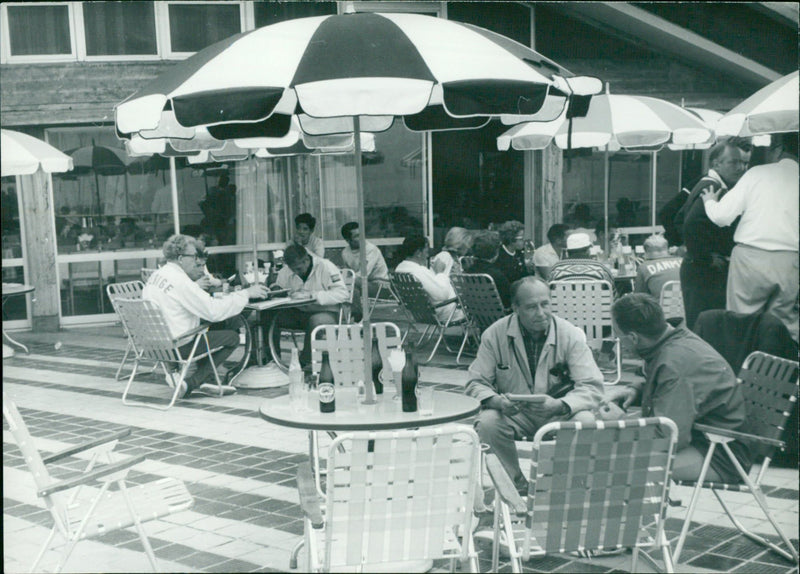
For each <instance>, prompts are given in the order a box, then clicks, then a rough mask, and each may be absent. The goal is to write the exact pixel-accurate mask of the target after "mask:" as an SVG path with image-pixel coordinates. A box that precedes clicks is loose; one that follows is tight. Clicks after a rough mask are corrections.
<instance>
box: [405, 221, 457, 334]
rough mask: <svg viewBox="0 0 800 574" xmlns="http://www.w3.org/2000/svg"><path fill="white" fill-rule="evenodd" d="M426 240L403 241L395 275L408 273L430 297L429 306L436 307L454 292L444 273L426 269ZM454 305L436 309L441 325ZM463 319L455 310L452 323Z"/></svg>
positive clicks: (407, 239)
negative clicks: (400, 258)
mask: <svg viewBox="0 0 800 574" xmlns="http://www.w3.org/2000/svg"><path fill="white" fill-rule="evenodd" d="M428 251H429V250H428V240H427V239H426V238H425V237H423V236H422V235H418V234H415V235H409V236H408V237H406V238H405V239H404V240H403V245H401V246H400V254H399V255H400V256H401V257H402V258H403V260H402V261H401V262H400V263H399V264H398V265H397V267H396V268H395V272H396V273H410V274H411V275H413V276H414V277H416V278H417V279H419V282H420V283H422V288H423V289H425V292H426V293H427V294H428V297H430V300H431V304H433V305H437V304H438V303H441V302H443V301H447V300H448V299H454V298H455V296H456V292H455V290H454V289H453V285H452V284H451V283H450V279H449V278H448V276H447V275H446V274H445V273H436V272H435V271H432V270H430V269H428V267H427V263H428ZM455 307H456V304H455V303H450V304H449V305H443V306H442V307H438V308H437V309H436V316H437V317H438V318H439V321H441V322H442V323H444V322H446V321H447V318H448V317H450V314H451V313H453V309H455ZM463 317H464V313H462V311H461V309H455V313H453V317H452V319H451V320H452V321H457V320H460V319H462V318H463Z"/></svg>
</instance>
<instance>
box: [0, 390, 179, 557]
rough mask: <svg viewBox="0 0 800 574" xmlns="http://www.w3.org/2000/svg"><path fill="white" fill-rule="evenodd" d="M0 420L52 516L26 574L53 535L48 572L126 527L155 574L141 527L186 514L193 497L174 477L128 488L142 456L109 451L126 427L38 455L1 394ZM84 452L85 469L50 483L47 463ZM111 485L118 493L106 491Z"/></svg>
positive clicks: (126, 433)
mask: <svg viewBox="0 0 800 574" xmlns="http://www.w3.org/2000/svg"><path fill="white" fill-rule="evenodd" d="M3 417H4V418H5V419H6V422H7V423H8V426H9V430H10V431H11V433H12V435H13V436H14V439H15V440H16V443H17V446H18V447H19V449H20V450H21V451H22V454H23V457H24V459H25V462H26V464H27V465H28V469H29V470H30V471H31V474H32V475H33V480H34V482H35V484H36V491H37V495H38V497H39V498H40V499H42V501H43V502H44V504H45V506H46V507H47V510H49V511H50V514H51V516H52V518H53V526H52V528H51V530H50V533H49V535H48V536H47V539H46V540H45V542H44V544H43V545H42V547H41V549H40V551H39V553H38V554H37V555H36V558H35V559H34V562H33V565H32V566H31V572H36V571H38V570H37V568H38V566H39V564H40V563H41V561H42V558H44V556H45V553H46V552H47V551H48V550H49V549H50V548H51V543H52V542H53V539H54V538H55V537H56V534H60V535H61V537H62V538H63V539H64V544H63V550H62V552H61V556H60V557H59V559H58V563H57V564H56V566H55V570H54V571H55V572H60V571H61V570H62V568H63V567H64V565H65V563H66V562H67V560H69V557H70V555H71V554H72V552H73V550H74V549H75V547H76V546H77V544H78V543H79V542H80V541H81V540H84V539H88V538H93V537H97V536H102V535H104V534H107V533H108V532H111V531H114V530H119V529H123V528H129V527H131V526H134V527H135V528H136V531H137V533H138V534H139V539H140V540H141V542H142V546H143V547H144V551H145V553H146V554H147V558H148V560H149V561H150V565H151V566H152V568H153V570H154V571H156V572H157V571H158V563H157V562H156V558H155V555H154V553H153V549H152V547H151V546H150V541H149V540H148V538H147V534H146V532H145V530H144V528H143V526H142V523H143V522H146V521H149V520H154V519H157V518H161V517H163V516H167V515H170V514H174V513H176V512H180V511H182V510H187V509H189V508H190V507H191V506H192V504H194V499H193V498H192V495H191V494H190V493H189V491H188V489H187V488H186V485H185V484H184V483H183V482H182V481H180V480H178V479H176V478H163V479H159V480H156V481H154V482H150V483H148V484H142V485H138V486H135V487H133V488H128V486H127V484H126V480H125V479H126V477H127V474H128V472H129V471H130V469H131V468H132V467H134V466H136V465H137V464H139V463H141V462H142V461H143V460H144V459H145V455H139V456H133V457H126V458H121V457H120V455H119V454H118V453H114V452H113V450H114V448H115V447H116V445H117V443H118V442H119V440H120V439H122V438H124V437H126V436H129V435H130V434H131V429H130V428H128V429H124V430H121V431H118V432H116V433H112V434H109V435H106V436H103V437H100V438H97V439H94V440H92V441H89V442H86V443H83V444H80V445H76V446H71V447H68V448H66V449H64V450H62V451H60V452H57V453H53V454H51V455H49V456H43V455H42V453H40V452H39V450H38V449H37V448H36V445H35V444H34V440H33V438H32V437H31V435H30V432H29V431H28V428H27V425H26V424H25V421H24V420H23V418H22V417H21V416H20V414H19V411H18V410H17V406H16V404H14V401H13V400H12V399H11V398H10V397H9V396H8V395H7V394H6V393H5V392H3ZM84 454H85V455H86V456H88V458H89V461H88V463H87V466H86V467H85V468H84V469H83V471H82V472H79V473H77V474H76V475H75V476H71V477H69V478H66V479H56V478H54V477H52V476H51V475H50V473H49V472H48V470H47V465H49V464H52V463H56V462H58V461H61V460H63V459H65V458H68V457H72V456H75V455H84ZM98 481H99V482H100V483H101V486H100V488H99V489H98V488H97V487H96V486H94V485H95V484H96V483H97V482H98ZM112 484H116V485H117V486H118V487H119V489H118V490H116V491H110V490H109V487H110V486H111V485H112Z"/></svg>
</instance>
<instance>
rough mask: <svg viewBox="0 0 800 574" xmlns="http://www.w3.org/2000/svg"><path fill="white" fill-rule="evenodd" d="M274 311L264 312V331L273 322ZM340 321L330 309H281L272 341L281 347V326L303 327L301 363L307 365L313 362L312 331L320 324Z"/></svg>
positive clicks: (290, 327) (331, 323) (333, 323)
mask: <svg viewBox="0 0 800 574" xmlns="http://www.w3.org/2000/svg"><path fill="white" fill-rule="evenodd" d="M274 316H275V315H274V313H263V314H262V318H261V321H262V323H261V324H262V326H263V328H264V332H265V333H267V329H269V326H270V324H271V322H272V318H273V317H274ZM338 322H339V317H337V316H336V315H334V314H333V313H331V312H328V311H314V312H308V311H303V310H301V309H297V308H289V309H281V310H280V311H278V316H277V319H276V323H275V331H274V332H273V333H272V341H273V343H274V345H275V348H276V349H280V348H281V329H280V328H281V327H286V328H289V329H303V330H304V331H305V337H304V338H303V350H302V351H300V357H299V358H300V364H301V365H303V366H305V365H309V364H311V331H313V330H314V328H315V327H318V326H319V325H336V324H337V323H338Z"/></svg>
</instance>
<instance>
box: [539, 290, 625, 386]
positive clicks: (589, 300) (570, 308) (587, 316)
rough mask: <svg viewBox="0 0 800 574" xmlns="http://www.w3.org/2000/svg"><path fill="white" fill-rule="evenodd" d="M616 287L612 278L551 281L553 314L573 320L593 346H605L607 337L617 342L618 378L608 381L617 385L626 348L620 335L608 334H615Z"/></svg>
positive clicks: (615, 351) (615, 349)
mask: <svg viewBox="0 0 800 574" xmlns="http://www.w3.org/2000/svg"><path fill="white" fill-rule="evenodd" d="M613 293H614V286H613V285H611V284H610V283H609V282H608V281H583V280H575V281H551V282H550V309H551V310H552V312H553V314H555V315H558V316H559V317H561V318H562V319H565V320H566V321H569V322H570V323H572V324H573V325H575V326H576V327H578V328H579V329H582V330H583V332H584V333H585V334H586V342H587V343H588V344H589V345H590V346H596V345H597V342H600V343H601V345H602V341H603V340H610V341H613V342H614V355H615V360H616V377H615V378H614V380H611V381H604V382H605V384H607V385H616V384H617V383H618V382H619V381H620V379H621V378H622V349H621V345H620V341H619V339H618V338H617V337H614V336H613V335H611V336H604V334H603V332H604V331H606V332H608V333H612V324H611V306H612V304H613V303H614V295H613Z"/></svg>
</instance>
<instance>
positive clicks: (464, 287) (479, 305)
mask: <svg viewBox="0 0 800 574" xmlns="http://www.w3.org/2000/svg"><path fill="white" fill-rule="evenodd" d="M450 282H451V283H452V284H453V288H454V289H455V290H456V295H458V300H459V302H460V303H461V307H462V309H464V313H466V315H467V317H469V322H470V325H472V326H473V327H475V328H476V329H477V330H478V332H479V333H483V332H484V331H485V330H486V329H487V328H488V327H489V326H490V325H491V324H492V323H494V322H496V321H497V320H499V319H502V318H503V317H505V316H506V315H508V311H509V310H508V309H506V308H505V307H503V300H502V299H500V293H498V292H497V286H496V285H495V284H494V279H492V276H491V275H487V274H486V273H463V274H454V275H451V276H450Z"/></svg>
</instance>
